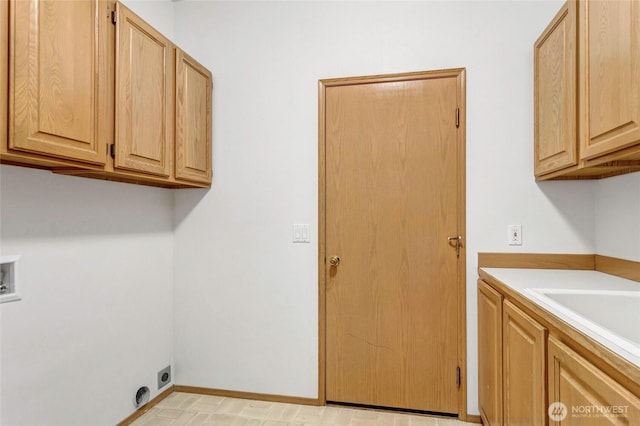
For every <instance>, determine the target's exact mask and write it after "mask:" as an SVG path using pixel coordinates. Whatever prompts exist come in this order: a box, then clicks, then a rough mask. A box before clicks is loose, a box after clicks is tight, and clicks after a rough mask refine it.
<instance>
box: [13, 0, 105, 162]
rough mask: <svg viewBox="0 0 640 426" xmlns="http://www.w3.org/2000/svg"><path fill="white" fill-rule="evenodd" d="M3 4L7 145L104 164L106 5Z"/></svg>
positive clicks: (81, 3)
mask: <svg viewBox="0 0 640 426" xmlns="http://www.w3.org/2000/svg"><path fill="white" fill-rule="evenodd" d="M10 5H11V9H12V10H11V18H12V22H11V32H12V33H11V40H12V42H11V61H10V67H11V71H10V74H11V84H10V90H9V98H10V113H11V116H10V120H9V149H12V150H16V151H24V152H27V153H39V154H45V155H50V156H52V157H56V158H63V159H64V158H66V159H71V160H78V161H82V162H86V163H94V164H105V162H106V148H105V147H106V144H107V137H108V135H107V132H106V127H107V126H108V115H107V113H106V106H107V97H108V87H107V78H108V68H107V66H108V64H107V62H106V61H104V60H103V59H102V57H103V55H104V52H105V50H106V46H107V45H106V43H107V39H108V37H107V34H106V33H107V29H108V27H107V25H108V22H107V21H106V20H105V19H101V14H99V10H100V8H101V7H102V6H106V3H103V2H88V1H81V2H66V1H46V2H41V1H35V0H29V1H26V0H22V1H14V2H11V3H10Z"/></svg>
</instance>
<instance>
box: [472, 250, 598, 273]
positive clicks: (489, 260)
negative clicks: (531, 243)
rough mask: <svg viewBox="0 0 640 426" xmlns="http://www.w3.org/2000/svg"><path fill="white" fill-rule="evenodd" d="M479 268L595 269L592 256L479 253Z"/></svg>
mask: <svg viewBox="0 0 640 426" xmlns="http://www.w3.org/2000/svg"><path fill="white" fill-rule="evenodd" d="M478 267H479V268H529V269H582V270H592V269H595V258H594V255H592V254H552V253H478Z"/></svg>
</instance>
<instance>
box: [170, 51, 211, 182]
mask: <svg viewBox="0 0 640 426" xmlns="http://www.w3.org/2000/svg"><path fill="white" fill-rule="evenodd" d="M176 76H177V78H176V177H177V178H179V179H185V180H189V181H193V182H202V183H208V182H211V86H212V77H211V72H210V71H209V70H208V69H206V68H205V67H203V66H202V65H200V64H199V63H198V62H196V61H195V60H194V59H193V58H192V57H190V56H189V55H187V54H186V53H185V52H183V51H182V50H180V49H177V52H176Z"/></svg>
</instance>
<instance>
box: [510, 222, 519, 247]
mask: <svg viewBox="0 0 640 426" xmlns="http://www.w3.org/2000/svg"><path fill="white" fill-rule="evenodd" d="M507 230H508V237H507V238H508V240H507V242H508V243H509V245H510V246H521V245H522V225H509V226H507Z"/></svg>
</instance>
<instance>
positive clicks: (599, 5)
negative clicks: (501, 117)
mask: <svg viewBox="0 0 640 426" xmlns="http://www.w3.org/2000/svg"><path fill="white" fill-rule="evenodd" d="M534 87H535V95H534V99H535V101H534V103H535V105H534V106H535V109H534V110H535V113H534V115H535V127H534V173H535V176H536V179H537V180H546V179H594V178H602V177H608V176H613V175H617V174H622V173H630V172H635V171H640V2H638V1H635V0H620V1H591V0H570V1H569V2H567V3H566V4H565V5H564V6H563V7H562V9H561V10H560V12H559V13H558V14H557V15H556V17H555V18H554V19H553V21H552V22H551V23H550V24H549V26H547V28H546V29H545V31H544V32H543V33H542V35H541V36H540V37H539V38H538V40H537V41H536V42H535V45H534Z"/></svg>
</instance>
